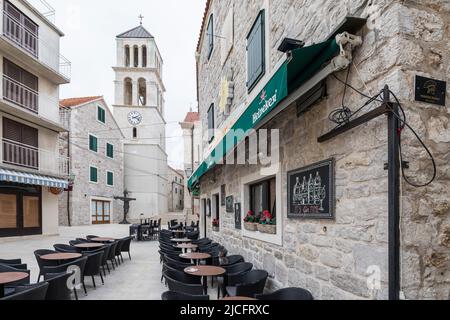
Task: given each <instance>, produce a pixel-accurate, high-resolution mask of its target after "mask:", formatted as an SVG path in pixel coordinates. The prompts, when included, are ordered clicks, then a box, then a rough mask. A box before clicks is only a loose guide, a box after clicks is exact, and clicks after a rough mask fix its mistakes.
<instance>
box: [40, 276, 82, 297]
mask: <svg viewBox="0 0 450 320" xmlns="http://www.w3.org/2000/svg"><path fill="white" fill-rule="evenodd" d="M74 274H75V271H73V272H72V273H67V272H63V273H57V274H51V273H48V274H46V275H45V276H44V281H45V282H48V290H47V294H46V296H45V300H51V301H58V300H59V301H66V300H72V296H71V294H72V290H71V289H70V288H69V287H68V286H67V281H68V280H69V277H71V276H73V275H74Z"/></svg>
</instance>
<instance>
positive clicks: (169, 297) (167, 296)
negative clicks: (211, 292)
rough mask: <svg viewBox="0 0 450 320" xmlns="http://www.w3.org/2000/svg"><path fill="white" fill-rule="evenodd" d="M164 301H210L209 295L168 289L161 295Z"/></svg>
mask: <svg viewBox="0 0 450 320" xmlns="http://www.w3.org/2000/svg"><path fill="white" fill-rule="evenodd" d="M161 300H163V301H209V296H194V295H191V294H187V293H181V292H173V291H167V292H164V293H163V294H162V295H161Z"/></svg>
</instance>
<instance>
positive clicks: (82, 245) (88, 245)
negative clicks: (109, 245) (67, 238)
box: [74, 242, 104, 250]
mask: <svg viewBox="0 0 450 320" xmlns="http://www.w3.org/2000/svg"><path fill="white" fill-rule="evenodd" d="M103 246H104V244H103V243H92V242H88V243H80V244H76V245H75V246H74V247H75V248H78V249H81V250H93V249H99V248H101V247H103Z"/></svg>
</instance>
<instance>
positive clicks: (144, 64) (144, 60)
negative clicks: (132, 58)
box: [142, 46, 147, 68]
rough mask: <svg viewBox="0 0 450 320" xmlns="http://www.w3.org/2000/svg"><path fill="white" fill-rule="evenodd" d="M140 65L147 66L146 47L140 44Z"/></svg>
mask: <svg viewBox="0 0 450 320" xmlns="http://www.w3.org/2000/svg"><path fill="white" fill-rule="evenodd" d="M142 67H143V68H147V47H146V46H142Z"/></svg>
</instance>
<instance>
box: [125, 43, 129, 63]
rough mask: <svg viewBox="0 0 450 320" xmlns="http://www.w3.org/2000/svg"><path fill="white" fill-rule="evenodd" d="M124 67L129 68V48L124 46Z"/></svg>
mask: <svg viewBox="0 0 450 320" xmlns="http://www.w3.org/2000/svg"><path fill="white" fill-rule="evenodd" d="M125 66H126V67H129V66H130V46H125Z"/></svg>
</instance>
